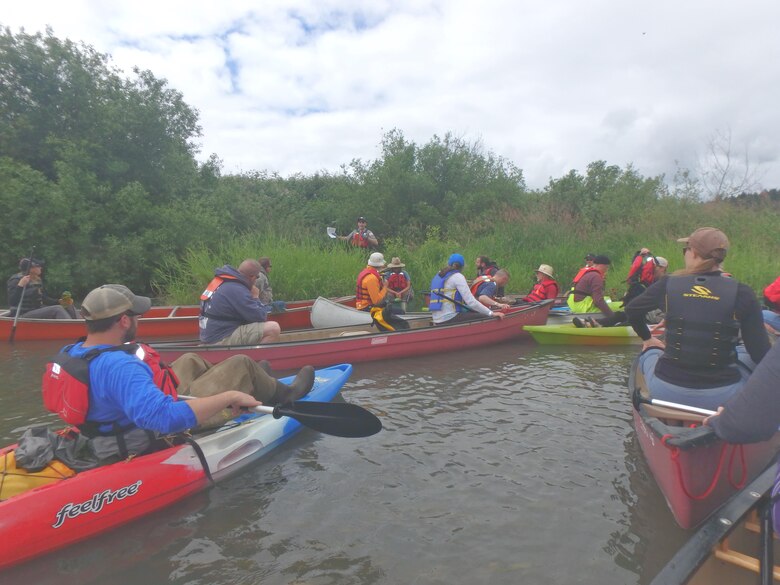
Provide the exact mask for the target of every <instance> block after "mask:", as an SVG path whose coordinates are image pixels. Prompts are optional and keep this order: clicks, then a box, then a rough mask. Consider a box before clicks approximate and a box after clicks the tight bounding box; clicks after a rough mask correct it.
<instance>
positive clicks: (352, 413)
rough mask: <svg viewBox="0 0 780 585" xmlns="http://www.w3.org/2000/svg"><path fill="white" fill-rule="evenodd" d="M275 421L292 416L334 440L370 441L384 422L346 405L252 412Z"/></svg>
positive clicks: (259, 408)
mask: <svg viewBox="0 0 780 585" xmlns="http://www.w3.org/2000/svg"><path fill="white" fill-rule="evenodd" d="M179 398H180V399H183V400H194V399H195V398H196V397H195V396H183V395H179ZM247 410H251V411H253V412H258V413H260V414H270V415H271V416H273V417H274V418H282V417H283V416H289V417H290V418H294V419H295V420H297V421H298V422H299V423H301V424H302V425H303V426H305V427H309V428H310V429H313V430H315V431H318V432H320V433H324V434H326V435H333V436H334V437H370V436H371V435H375V434H377V433H378V432H379V431H381V430H382V421H380V420H379V419H378V418H377V417H376V416H375V415H374V414H373V413H371V412H369V411H368V410H366V409H365V408H363V407H362V406H358V405H357V404H349V403H345V402H309V401H308V400H299V401H298V402H292V403H290V404H278V405H276V406H255V407H252V408H249V409H247Z"/></svg>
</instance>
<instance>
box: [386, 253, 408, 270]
mask: <svg viewBox="0 0 780 585" xmlns="http://www.w3.org/2000/svg"><path fill="white" fill-rule="evenodd" d="M404 266H406V264H404V263H403V262H401V259H400V258H399V257H398V256H393V259H392V260H391V261H390V264H388V265H387V267H388V268H403V267H404Z"/></svg>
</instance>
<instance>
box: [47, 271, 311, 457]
mask: <svg viewBox="0 0 780 585" xmlns="http://www.w3.org/2000/svg"><path fill="white" fill-rule="evenodd" d="M150 307H151V301H150V299H149V298H147V297H143V296H139V295H134V294H133V293H132V292H131V291H130V289H128V288H127V287H125V286H123V285H115V284H111V285H103V286H101V287H99V288H97V289H95V290H93V291H92V292H90V293H89V294H88V295H87V296H86V298H85V299H84V302H83V303H82V308H81V312H82V316H83V317H84V319H85V321H86V325H87V336H86V338H85V339H84V341H79V342H78V343H75V344H73V345H69V346H66V347H65V348H63V350H62V351H61V352H60V353H59V354H58V355H57V356H56V357H55V358H54V359H53V360H52V361H51V362H50V363H49V364H47V369H46V373H45V374H44V376H43V380H42V383H43V400H44V405H45V406H46V408H48V409H49V410H51V411H52V412H55V413H56V414H58V415H59V416H60V418H62V419H63V420H64V421H65V422H66V423H69V424H74V425H77V426H78V427H79V429H80V430H81V432H82V433H83V434H84V435H85V436H86V437H88V438H89V440H90V450H91V451H92V452H93V453H94V455H95V456H96V458H97V460H98V461H99V462H100V463H101V464H102V463H109V462H112V461H115V460H116V459H117V458H124V457H127V456H128V455H131V454H141V453H144V452H146V451H147V450H149V449H150V448H152V447H153V445H154V443H155V440H156V437H157V434H171V433H178V432H182V431H185V430H187V429H190V428H193V427H196V426H202V425H206V426H210V425H213V424H220V423H221V422H224V420H225V419H226V418H227V417H229V416H230V415H226V414H225V411H226V409H227V410H228V411H229V412H230V413H231V414H232V415H235V414H238V413H239V412H240V410H241V409H242V408H249V407H252V406H257V405H259V404H262V403H266V404H274V403H285V402H292V401H294V400H297V399H298V398H301V397H302V396H304V395H305V394H306V393H308V391H309V390H310V389H311V387H312V385H313V383H314V369H313V368H312V367H311V366H305V367H304V368H302V369H301V371H300V372H299V374H298V376H297V377H296V379H295V382H293V384H291V385H290V386H287V385H285V384H282V383H281V382H279V381H278V380H275V379H273V378H272V377H270V376H269V375H268V373H267V372H266V371H265V370H264V368H263V367H262V365H261V364H257V363H255V362H253V361H252V360H251V359H249V358H247V357H246V356H236V357H239V358H240V359H239V360H233V358H230V360H226V361H225V362H221V363H220V364H217V365H216V366H213V367H211V365H210V364H207V366H208V367H206V365H204V364H203V363H200V364H198V367H199V368H200V371H196V369H195V368H194V367H193V366H192V364H194V363H197V360H199V359H200V358H198V356H196V355H194V354H185V355H184V356H182V357H181V358H179V359H178V360H176V361H175V362H174V363H173V364H172V365H171V366H170V367H169V366H166V365H165V364H163V363H162V362H161V361H160V359H159V354H157V353H156V352H154V350H153V349H152V348H149V347H148V346H144V345H142V344H141V345H140V346H139V345H138V344H132V343H130V342H131V341H132V340H133V339H135V335H136V329H137V325H138V317H139V316H140V315H142V314H143V313H145V312H146V311H148V310H149V308H150ZM150 352H151V353H150ZM231 360H232V363H231V364H228V363H227V362H228V361H231ZM201 362H202V360H201ZM171 368H172V369H173V371H174V372H175V373H176V374H178V376H177V375H171V372H170V370H171ZM160 373H161V375H160V376H158V374H160ZM166 377H168V380H166ZM177 378H178V379H177ZM177 382H178V383H179V384H178V389H177V388H176V385H177ZM231 387H232V388H240V389H241V390H228V391H224V388H231ZM177 393H178V394H179V395H181V394H191V395H192V396H196V398H195V399H193V400H189V401H187V402H183V401H178V400H177V399H176V398H177Z"/></svg>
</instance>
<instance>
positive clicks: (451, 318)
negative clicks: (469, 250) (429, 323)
mask: <svg viewBox="0 0 780 585" xmlns="http://www.w3.org/2000/svg"><path fill="white" fill-rule="evenodd" d="M464 264H465V260H464V259H463V255H462V254H452V255H450V257H449V259H448V260H447V265H446V266H445V267H444V268H442V269H441V270H440V271H439V272H437V273H436V275H435V276H434V277H433V280H431V300H430V303H428V309H429V310H430V311H431V316H432V317H433V324H434V325H449V324H451V323H461V322H463V321H470V320H472V319H479V318H482V317H496V318H498V319H503V318H504V314H503V313H499V312H497V311H493V310H491V309H490V308H489V307H486V306H485V305H483V304H482V303H480V302H479V301H478V300H477V299H476V298H474V295H473V294H471V290H470V289H469V284H468V282H466V277H465V276H463V273H462V272H461V271H462V270H463V265H464Z"/></svg>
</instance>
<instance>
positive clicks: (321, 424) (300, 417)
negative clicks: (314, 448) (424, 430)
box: [274, 401, 382, 437]
mask: <svg viewBox="0 0 780 585" xmlns="http://www.w3.org/2000/svg"><path fill="white" fill-rule="evenodd" d="M280 416H289V417H290V418H294V419H295V420H297V421H298V422H299V423H301V424H302V425H305V426H307V427H309V428H310V429H314V430H315V431H319V432H321V433H325V434H326V435H333V436H334V437H370V436H371V435H375V434H377V433H378V432H379V431H381V430H382V422H381V421H380V420H379V419H378V418H377V417H376V416H374V414H372V413H371V412H369V411H367V410H366V409H365V408H363V407H362V406H358V405H357V404H347V403H342V402H336V403H333V402H308V401H300V402H293V403H292V404H286V405H280V406H277V407H276V408H274V417H275V418H279V417H280Z"/></svg>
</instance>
